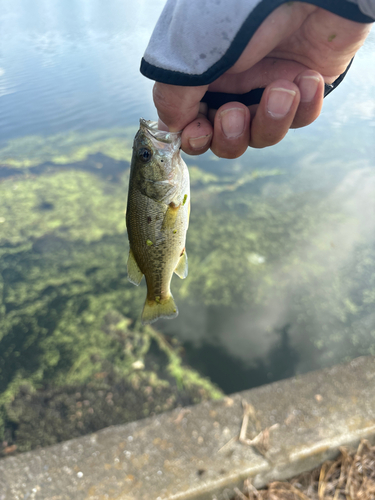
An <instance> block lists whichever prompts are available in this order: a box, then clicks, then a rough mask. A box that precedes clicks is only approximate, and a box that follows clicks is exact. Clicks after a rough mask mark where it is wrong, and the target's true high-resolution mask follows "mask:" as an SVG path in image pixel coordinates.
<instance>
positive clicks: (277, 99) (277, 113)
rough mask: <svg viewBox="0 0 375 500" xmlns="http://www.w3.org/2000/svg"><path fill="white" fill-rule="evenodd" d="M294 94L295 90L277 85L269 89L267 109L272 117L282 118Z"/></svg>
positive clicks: (286, 112)
mask: <svg viewBox="0 0 375 500" xmlns="http://www.w3.org/2000/svg"><path fill="white" fill-rule="evenodd" d="M295 95H296V92H295V90H289V89H283V88H279V87H275V88H273V89H271V90H270V93H269V96H268V103H267V111H268V112H269V114H270V115H271V116H273V117H274V118H283V117H284V116H285V115H287V114H288V113H289V110H290V108H291V106H292V104H293V100H294V97H295Z"/></svg>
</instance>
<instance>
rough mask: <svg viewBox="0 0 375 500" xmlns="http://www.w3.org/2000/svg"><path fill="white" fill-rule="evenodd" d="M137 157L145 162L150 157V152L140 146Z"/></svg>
mask: <svg viewBox="0 0 375 500" xmlns="http://www.w3.org/2000/svg"><path fill="white" fill-rule="evenodd" d="M138 157H139V159H140V160H141V161H142V162H143V163H147V162H148V161H150V160H151V158H152V152H151V150H150V149H148V148H141V149H140V150H139V151H138Z"/></svg>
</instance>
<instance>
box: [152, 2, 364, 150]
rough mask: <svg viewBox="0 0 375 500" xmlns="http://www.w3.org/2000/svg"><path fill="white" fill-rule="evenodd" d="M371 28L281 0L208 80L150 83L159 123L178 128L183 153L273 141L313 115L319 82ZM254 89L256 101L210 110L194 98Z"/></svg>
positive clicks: (334, 74)
mask: <svg viewBox="0 0 375 500" xmlns="http://www.w3.org/2000/svg"><path fill="white" fill-rule="evenodd" d="M370 28H371V24H361V23H356V22H353V21H349V20H347V19H344V18H342V17H339V16H337V15H335V14H332V13H330V12H328V11H326V10H324V9H321V8H319V7H315V6H313V5H310V4H305V3H300V2H292V3H291V4H284V5H282V6H280V7H278V8H277V9H275V10H274V11H273V13H272V14H270V15H269V16H268V17H267V19H266V20H265V21H264V22H263V23H262V24H261V26H260V27H259V28H258V30H257V31H256V33H255V34H254V36H253V37H252V39H251V40H250V42H249V43H248V45H247V47H246V48H245V50H244V51H243V53H242V54H241V56H240V58H239V59H238V60H237V62H236V63H235V64H234V66H232V68H230V69H229V70H228V71H227V72H226V73H224V74H223V75H221V76H220V77H219V78H218V79H217V80H215V81H214V82H213V83H211V84H210V85H204V86H200V87H180V86H174V85H167V84H163V83H155V86H154V102H155V106H156V108H157V111H158V114H159V118H160V121H159V126H160V128H162V129H164V130H167V129H168V128H169V130H171V131H178V130H183V133H182V146H181V147H182V149H183V151H185V152H186V153H188V154H190V155H199V154H202V153H204V152H205V151H207V150H208V149H209V148H211V150H212V151H213V153H214V154H216V155H217V156H219V157H223V158H237V157H238V156H241V155H242V154H243V153H244V152H245V151H246V149H247V147H248V146H251V147H254V148H263V147H266V146H272V145H273V144H276V143H278V142H279V141H281V140H282V139H283V137H284V136H285V135H286V134H287V132H288V130H289V128H299V127H305V126H306V125H309V124H310V123H312V122H313V121H314V120H315V119H316V118H317V117H318V116H319V114H320V111H321V108H322V105H323V92H324V83H332V82H333V81H334V80H336V78H338V76H339V75H340V74H341V73H343V72H344V71H345V69H346V67H347V66H348V64H349V63H350V60H351V59H352V57H353V56H354V55H355V53H356V52H357V51H358V49H359V48H360V47H361V46H362V45H363V43H364V40H365V39H366V36H367V35H368V33H369V31H370ZM255 88H265V91H264V93H263V96H262V99H261V101H260V103H259V105H254V106H250V107H247V106H245V105H244V104H242V103H239V102H230V103H226V104H224V105H223V106H221V107H220V108H219V109H218V110H213V109H208V108H207V105H206V104H204V103H201V102H200V101H201V99H202V97H203V95H204V94H205V92H206V91H207V90H209V91H212V92H226V93H236V94H243V93H246V92H249V91H250V90H252V89H255Z"/></svg>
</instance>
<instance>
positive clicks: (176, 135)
mask: <svg viewBox="0 0 375 500" xmlns="http://www.w3.org/2000/svg"><path fill="white" fill-rule="evenodd" d="M139 123H140V126H141V129H143V130H144V132H145V133H146V135H147V136H148V137H149V138H150V139H151V140H156V141H158V142H163V143H165V144H173V145H174V146H176V145H178V147H180V144H181V134H182V131H180V132H167V131H165V130H159V129H158V122H155V121H152V120H144V119H143V118H141V119H140V120H139Z"/></svg>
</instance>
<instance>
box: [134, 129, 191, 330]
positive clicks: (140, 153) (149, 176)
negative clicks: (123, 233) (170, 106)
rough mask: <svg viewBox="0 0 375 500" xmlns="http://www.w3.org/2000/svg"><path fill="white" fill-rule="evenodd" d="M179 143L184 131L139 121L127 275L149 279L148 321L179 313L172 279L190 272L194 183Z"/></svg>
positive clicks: (145, 318)
mask: <svg viewBox="0 0 375 500" xmlns="http://www.w3.org/2000/svg"><path fill="white" fill-rule="evenodd" d="M180 145H181V133H171V132H163V131H160V130H158V128H157V123H156V122H151V121H146V120H143V119H141V120H140V128H139V130H138V132H137V134H136V136H135V139H134V144H133V156H132V161H131V167H130V180H129V193H128V206H127V210H126V226H127V230H128V237H129V247H130V249H129V258H128V279H129V281H131V282H132V283H134V284H135V285H139V283H140V282H141V279H142V276H143V275H145V278H146V283H147V297H146V301H145V305H144V308H143V312H142V322H143V323H152V322H154V321H156V320H157V319H158V318H174V317H176V316H177V314H178V310H177V306H176V304H175V301H174V299H173V297H172V294H171V291H170V283H171V280H172V276H173V273H176V274H177V275H178V276H179V277H180V278H186V276H187V274H188V261H187V254H186V250H185V240H186V231H187V228H188V225H189V212H190V185H189V171H188V168H187V166H186V164H185V162H184V161H183V159H182V158H181V155H180Z"/></svg>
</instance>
